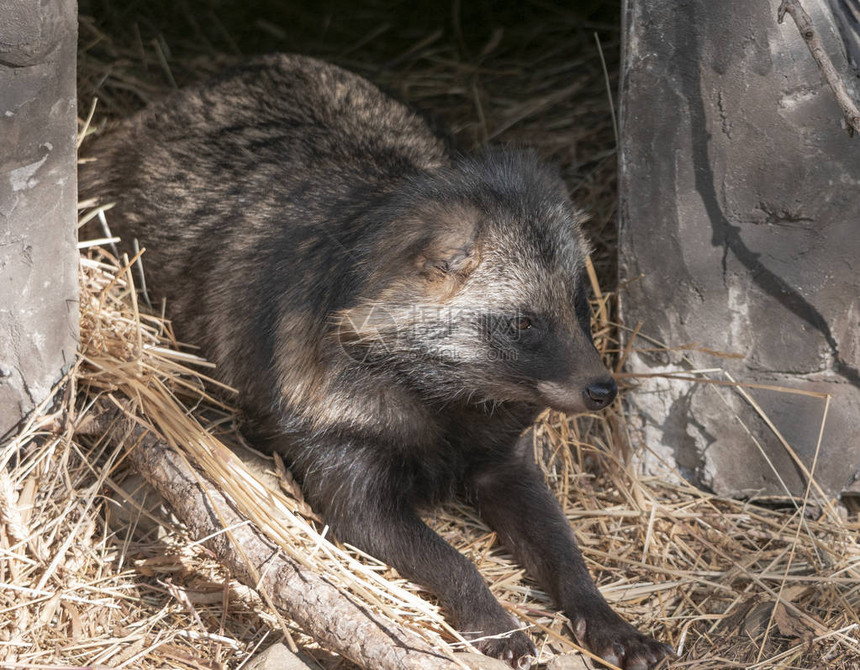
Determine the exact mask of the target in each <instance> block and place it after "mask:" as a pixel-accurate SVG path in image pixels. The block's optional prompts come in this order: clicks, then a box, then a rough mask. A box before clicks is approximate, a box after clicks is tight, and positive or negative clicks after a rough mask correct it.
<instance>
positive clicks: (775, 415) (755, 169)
mask: <svg viewBox="0 0 860 670" xmlns="http://www.w3.org/2000/svg"><path fill="white" fill-rule="evenodd" d="M803 4H804V7H805V8H806V10H807V12H808V13H809V14H810V16H811V18H812V20H813V22H814V23H815V27H816V30H817V31H818V34H819V36H820V38H821V40H822V43H823V45H824V47H825V48H826V49H827V51H828V53H829V55H830V58H831V59H832V61H833V63H834V65H836V67H837V69H838V70H840V71H841V72H842V73H843V76H845V77H846V78H847V77H848V75H849V74H850V72H851V68H850V67H849V65H848V62H847V60H846V54H845V48H844V44H843V42H842V39H841V38H840V36H839V32H838V30H837V28H836V25H835V23H834V20H833V16H832V14H831V13H830V5H829V4H828V3H827V2H826V0H804V2H803ZM778 7H779V0H770V2H710V1H709V0H691V1H690V2H685V3H667V2H663V1H662V0H628V2H627V6H626V8H625V37H626V46H625V53H624V56H623V61H624V64H623V72H622V90H621V138H622V139H621V147H620V175H621V206H620V224H619V225H620V230H619V237H620V275H621V276H620V280H621V282H622V287H624V288H623V289H622V291H621V293H620V299H621V309H622V315H623V319H624V322H625V323H626V324H627V325H628V326H630V327H634V326H635V325H636V324H637V323H638V322H640V321H641V322H642V324H643V327H642V332H643V333H646V334H648V335H651V336H653V337H655V338H656V339H658V340H660V341H662V342H664V343H667V344H670V345H673V346H678V345H686V344H692V343H695V344H698V345H700V346H701V347H707V348H710V349H713V350H718V351H725V352H735V353H737V354H739V355H740V358H737V359H724V358H718V357H714V356H712V355H709V354H707V353H704V352H701V351H686V352H683V355H682V353H681V352H676V353H663V354H653V353H645V352H642V353H637V352H634V353H633V354H632V355H631V356H630V357H629V358H628V371H630V372H633V373H638V374H654V373H662V372H664V371H667V370H679V369H681V370H683V369H687V370H694V369H704V368H714V367H721V368H724V369H725V370H727V371H728V372H729V373H730V374H731V375H732V376H733V377H734V378H735V379H738V380H743V381H747V382H755V383H764V384H774V385H780V386H786V387H792V388H803V389H810V390H815V391H820V392H824V393H830V394H832V396H833V400H832V404H831V406H830V411H829V416H828V419H827V422H826V426H825V432H824V439H823V442H822V444H821V453H820V456H819V459H818V463H817V466H816V473H815V479H816V480H817V481H818V483H819V484H820V485H821V486H822V488H823V489H824V491H825V492H826V493H827V494H828V495H839V494H840V493H842V492H846V491H848V490H849V489H851V487H852V486H855V485H856V484H855V482H856V480H857V476H858V471H860V438H858V435H860V144H858V138H856V137H855V138H854V139H853V140H852V139H849V138H848V137H847V136H846V133H845V131H844V129H843V127H842V114H841V112H840V109H839V107H838V106H837V104H836V102H835V99H834V96H833V94H832V92H831V91H830V90H829V89H828V88H827V86H826V84H825V83H824V80H823V78H822V75H821V73H820V71H819V69H818V67H817V65H816V63H815V61H814V60H813V58H812V57H811V55H810V52H809V50H808V49H807V46H806V44H805V43H804V41H803V39H802V37H801V36H800V34H799V33H798V30H797V28H796V27H795V26H794V25H793V23H792V22H791V21H788V20H787V21H785V23H784V24H783V25H778V24H777V20H776V17H777V8H778ZM640 275H641V278H640ZM626 282H629V283H626ZM636 346H637V347H644V346H648V345H647V343H644V342H643V341H641V340H640V341H638V342H637V343H636ZM711 376H712V377H716V378H721V379H727V377H726V376H723V375H718V374H717V375H714V374H712V375H711ZM637 384H638V388H637V390H636V391H635V392H634V393H633V394H632V409H633V415H634V418H636V419H637V420H638V422H639V425H640V426H641V429H642V433H641V435H642V437H643V438H644V440H645V441H646V442H647V444H648V445H649V447H650V448H651V449H652V450H653V453H651V454H647V455H645V457H644V458H643V461H642V464H643V467H644V469H646V470H648V471H651V472H661V471H665V469H666V468H665V466H664V465H663V464H661V462H660V460H661V459H663V461H664V462H665V463H667V464H669V465H671V466H676V467H677V468H678V469H679V470H680V472H681V473H682V475H683V476H684V477H686V478H687V479H689V480H692V481H694V482H695V483H697V484H700V485H704V486H707V487H710V488H712V489H714V490H716V491H717V492H719V493H723V494H731V495H742V496H750V495H756V494H767V495H785V494H786V488H788V489H789V490H790V491H791V492H792V493H793V494H802V493H803V492H804V490H805V488H806V479H807V478H806V475H805V474H804V472H803V468H802V467H799V466H798V464H797V463H796V462H795V460H794V459H793V458H792V456H791V455H790V454H789V451H788V450H787V449H786V448H785V446H784V445H783V444H782V443H781V441H780V440H779V439H778V438H777V437H776V436H775V434H774V432H773V431H772V430H771V428H770V427H768V426H767V424H766V423H765V422H764V421H763V420H762V418H761V417H760V415H759V413H758V412H757V411H755V410H754V409H753V407H752V406H751V405H750V404H749V402H747V400H745V399H744V398H743V397H742V396H741V395H740V394H739V393H737V392H734V391H732V390H731V389H728V388H725V387H715V386H705V385H697V384H694V383H690V382H687V381H683V382H682V381H669V380H666V379H661V378H647V379H641V380H640V381H639V382H637ZM750 394H751V395H752V396H753V397H754V398H755V399H756V401H757V402H758V403H759V404H760V406H761V408H762V409H763V410H764V412H765V413H766V414H767V416H768V417H769V418H770V419H771V420H772V421H773V423H774V424H775V425H776V427H777V428H778V429H779V431H780V432H781V433H782V435H783V436H784V437H785V438H786V440H787V442H788V443H789V444H790V445H791V447H792V449H793V450H794V451H795V452H796V454H797V456H798V459H799V460H800V461H801V462H802V463H803V464H804V466H805V467H806V468H807V469H810V468H811V466H812V461H813V458H814V453H815V451H816V447H817V445H818V436H819V429H820V426H821V421H822V413H823V410H824V401H823V400H822V399H820V398H814V397H809V396H802V395H790V394H787V393H780V392H776V391H767V390H751V391H750ZM757 443H758V444H760V445H761V449H762V451H760V450H759V447H758V446H757ZM768 460H770V462H771V463H772V464H773V467H771V465H769V464H768V462H767V461H768Z"/></svg>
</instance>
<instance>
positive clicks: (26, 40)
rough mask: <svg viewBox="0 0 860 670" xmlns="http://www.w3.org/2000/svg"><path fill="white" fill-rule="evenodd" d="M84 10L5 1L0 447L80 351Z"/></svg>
mask: <svg viewBox="0 0 860 670" xmlns="http://www.w3.org/2000/svg"><path fill="white" fill-rule="evenodd" d="M76 9H77V8H76V4H75V2H74V1H73V0H43V1H40V2H37V1H35V0H2V1H0V17H2V18H0V441H2V440H3V438H4V437H8V436H9V435H10V434H11V433H12V432H13V431H14V430H15V428H16V426H17V425H18V424H19V423H20V421H21V419H22V418H23V417H25V416H26V415H27V413H28V412H30V411H31V410H32V409H33V408H34V407H36V406H37V405H38V404H39V403H41V402H42V401H43V400H45V399H46V398H48V397H49V395H50V393H51V389H52V386H53V385H54V384H55V383H56V382H57V381H59V379H60V378H61V377H62V375H63V373H64V371H65V370H66V369H68V367H69V366H70V365H71V363H72V362H73V360H74V357H75V350H76V346H77V333H78V327H77V324H78V302H77V300H78V298H77V295H78V290H77V289H78V265H77V263H78V261H77V259H78V252H77V247H76V202H77V184H76V179H75V135H76V92H75V55H76V49H77V11H76Z"/></svg>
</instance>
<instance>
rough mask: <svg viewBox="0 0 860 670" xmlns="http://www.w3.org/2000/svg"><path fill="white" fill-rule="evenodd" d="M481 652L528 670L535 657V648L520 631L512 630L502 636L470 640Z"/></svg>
mask: <svg viewBox="0 0 860 670" xmlns="http://www.w3.org/2000/svg"><path fill="white" fill-rule="evenodd" d="M472 646H474V647H475V648H477V650H478V651H480V652H481V653H482V654H485V655H486V656H491V657H493V658H498V659H499V660H501V661H504V662H505V663H507V664H508V665H510V666H511V667H512V668H519V669H520V670H528V669H529V668H531V666H532V663H533V662H534V661H535V660H536V658H537V649H535V646H534V644H532V641H531V640H530V639H529V636H528V635H526V634H525V633H523V632H522V631H520V630H518V631H514V632H513V633H510V634H508V635H505V636H504V637H492V638H484V639H477V640H475V641H474V642H472Z"/></svg>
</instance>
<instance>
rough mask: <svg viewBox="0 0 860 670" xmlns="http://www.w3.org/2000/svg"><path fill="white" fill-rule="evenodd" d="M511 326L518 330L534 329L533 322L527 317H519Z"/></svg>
mask: <svg viewBox="0 0 860 670" xmlns="http://www.w3.org/2000/svg"><path fill="white" fill-rule="evenodd" d="M511 325H512V326H513V327H514V328H515V329H516V330H528V329H529V328H531V327H532V320H531V319H530V318H528V317H527V316H518V317H517V318H515V319H514V320H513V321H511Z"/></svg>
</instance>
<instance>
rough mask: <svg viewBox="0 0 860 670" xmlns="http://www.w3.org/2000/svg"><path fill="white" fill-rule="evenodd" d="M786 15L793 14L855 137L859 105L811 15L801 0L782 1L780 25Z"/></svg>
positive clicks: (778, 17) (859, 115) (850, 134)
mask: <svg viewBox="0 0 860 670" xmlns="http://www.w3.org/2000/svg"><path fill="white" fill-rule="evenodd" d="M786 13H788V14H791V18H793V19H794V23H795V25H796V26H797V29H798V30H799V31H800V36H801V37H803V39H804V41H805V42H806V46H807V47H809V52H810V53H811V54H812V57H813V58H814V59H815V62H816V63H818V68H819V69H820V70H821V74H822V75H824V80H825V81H826V82H827V85H828V86H830V90H832V91H833V93H834V95H835V96H836V102H837V104H838V105H839V107H840V109H841V110H842V115H843V117H845V123H846V127H847V130H848V135H849V137H851V136H853V135H854V133H855V132H860V109H858V108H857V103H856V102H855V101H854V99H853V98H852V97H851V94H850V93H849V92H848V89H847V87H846V86H845V82H844V81H843V80H842V77H841V76H840V75H839V72H838V71H837V70H836V67H835V66H834V65H833V61H831V60H830V56H828V55H827V52H826V51H825V50H824V46H823V45H822V44H821V39H820V38H819V37H818V34H817V33H816V32H815V27H814V26H813V25H812V20H811V19H810V18H809V14H807V13H806V11H804V9H803V6H802V5H801V4H800V0H782V2H781V3H780V5H779V9H778V10H777V20H778V21H779V23H782V21H783V19H784V18H785V15H786Z"/></svg>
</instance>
